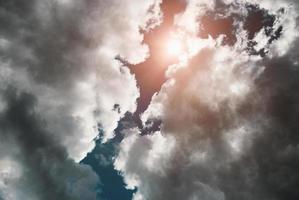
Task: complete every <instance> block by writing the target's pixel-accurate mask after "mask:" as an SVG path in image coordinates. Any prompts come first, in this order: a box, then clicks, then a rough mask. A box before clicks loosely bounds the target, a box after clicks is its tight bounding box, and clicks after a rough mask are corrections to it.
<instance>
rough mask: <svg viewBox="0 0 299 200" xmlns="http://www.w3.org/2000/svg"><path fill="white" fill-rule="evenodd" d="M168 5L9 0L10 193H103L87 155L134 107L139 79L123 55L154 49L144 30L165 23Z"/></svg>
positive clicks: (6, 165) (2, 102)
mask: <svg viewBox="0 0 299 200" xmlns="http://www.w3.org/2000/svg"><path fill="white" fill-rule="evenodd" d="M159 4H160V1H151V0H149V1H134V2H132V1H129V0H122V1H110V0H109V1H108V0H105V1H98V0H91V1H72V0H51V1H43V0H42V1H39V0H38V1H37V0H32V1H26V2H25V1H20V0H11V1H0V27H1V28H0V115H1V125H0V130H1V131H0V138H1V140H0V141H1V142H0V150H1V153H0V155H1V156H0V164H1V165H0V174H4V175H3V176H1V177H0V197H1V198H2V199H4V200H10V199H30V200H35V199H37V200H39V199H95V195H96V191H95V187H96V184H97V181H98V180H97V177H96V175H95V173H94V172H93V171H92V170H91V169H90V168H89V167H87V166H84V165H80V164H78V161H80V160H81V159H82V158H83V157H84V156H85V155H86V153H88V152H89V151H91V150H92V149H93V147H94V145H95V144H94V139H95V138H96V137H97V136H98V129H99V128H101V129H103V131H104V133H105V134H104V140H105V141H106V140H108V139H110V138H112V137H113V136H114V129H115V128H116V127H117V123H118V121H119V119H120V118H122V117H123V116H124V114H125V113H126V112H127V111H131V112H133V111H134V110H135V108H136V105H135V101H136V98H137V97H138V95H139V92H138V88H137V87H136V81H135V78H134V76H133V75H131V74H130V72H129V69H126V68H125V67H123V66H122V64H121V63H120V62H119V61H118V60H116V59H115V57H116V56H117V55H121V56H122V57H124V58H125V59H127V60H128V61H130V62H131V63H138V62H142V61H143V60H144V59H145V58H146V57H147V54H148V52H147V51H148V48H147V46H146V45H144V44H142V40H143V35H142V34H141V33H140V31H139V30H140V28H147V22H148V21H149V20H155V21H156V23H159V20H160V17H161V16H159V15H160V14H159V12H160V11H159ZM150 7H152V11H151V12H148V10H149V8H150ZM153 25H154V24H153ZM115 105H118V109H117V110H115V109H114V108H115ZM13 168H15V169H14V170H13Z"/></svg>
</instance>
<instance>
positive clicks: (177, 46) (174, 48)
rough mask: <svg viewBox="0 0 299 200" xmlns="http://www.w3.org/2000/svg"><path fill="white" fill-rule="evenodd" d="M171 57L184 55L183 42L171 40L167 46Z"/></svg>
mask: <svg viewBox="0 0 299 200" xmlns="http://www.w3.org/2000/svg"><path fill="white" fill-rule="evenodd" d="M166 51H167V53H168V55H169V56H180V55H181V54H182V53H183V45H182V42H181V41H180V40H179V39H178V38H170V39H169V40H168V42H167V44H166Z"/></svg>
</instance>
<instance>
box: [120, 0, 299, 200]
mask: <svg viewBox="0 0 299 200" xmlns="http://www.w3.org/2000/svg"><path fill="white" fill-rule="evenodd" d="M210 2H211V1H207V3H205V1H188V5H189V6H187V8H186V10H185V11H184V12H183V13H181V14H180V15H178V16H177V17H176V22H177V24H176V25H177V26H178V27H179V28H180V31H183V32H184V30H186V32H185V33H183V34H186V35H187V36H186V37H189V38H191V39H194V42H191V44H193V46H192V45H191V46H189V48H191V49H189V50H190V51H188V52H190V53H191V54H190V57H188V59H187V61H186V60H185V59H182V60H181V63H179V64H177V65H173V66H170V67H169V69H168V72H167V75H168V77H169V80H168V81H167V82H166V83H165V84H164V85H163V86H162V89H161V91H160V92H159V93H158V94H157V95H155V96H154V97H153V99H152V102H151V104H150V106H149V108H148V109H147V110H146V111H145V113H144V114H143V116H142V120H143V122H144V124H145V125H146V124H148V123H146V122H147V121H153V120H161V121H162V125H161V130H160V131H157V132H155V133H153V134H152V135H145V136H144V135H143V136H142V135H140V133H139V131H138V130H136V129H133V130H127V131H128V132H129V133H128V136H127V138H125V139H124V141H123V142H122V144H121V147H120V153H119V155H118V157H117V159H116V161H115V167H116V169H118V170H120V171H121V172H122V174H123V176H124V178H125V181H126V183H127V184H128V187H130V188H134V187H137V189H138V191H137V193H136V194H135V196H134V200H141V199H155V200H160V199H161V200H164V199H188V200H193V199H194V200H195V199H209V200H211V199H213V200H214V199H215V200H224V199H248V200H252V199H275V200H276V199H277V200H279V199H296V198H298V196H299V194H298V191H297V189H296V187H297V186H296V185H297V183H298V173H297V169H296V168H297V167H296V166H298V161H297V160H298V159H294V158H295V156H296V155H298V149H297V147H298V142H299V139H298V137H297V136H296V130H297V128H298V125H296V124H297V122H296V119H297V118H298V116H299V111H298V108H297V106H296V105H298V101H299V98H298V95H297V90H298V89H299V88H298V77H299V75H298V55H297V53H296V50H295V49H296V48H297V47H296V46H297V45H298V27H297V14H296V11H297V7H296V5H295V4H297V3H295V2H293V4H292V2H290V1H282V0H278V1H276V3H275V4H273V3H272V1H255V3H256V5H254V4H252V2H251V1H213V2H212V3H210ZM248 5H254V6H255V9H258V10H261V11H262V12H263V13H264V14H265V15H266V14H267V13H268V14H269V15H270V14H271V15H274V16H275V21H274V23H273V26H272V29H273V30H274V31H275V30H277V29H279V26H282V31H281V33H280V35H279V34H277V35H276V36H275V37H276V38H275V39H273V37H274V36H271V34H268V35H267V34H266V32H265V31H266V30H265V29H264V28H262V29H261V30H259V31H257V32H255V33H254V38H253V39H252V41H249V39H248V34H249V31H250V30H246V29H245V27H244V26H245V23H244V19H246V18H247V16H248V12H247V11H246V10H247V8H248V7H247V6H248ZM274 5H275V6H274ZM216 9H217V11H216ZM282 9H283V11H282ZM213 12H214V13H215V12H216V13H217V12H219V13H221V14H223V13H234V14H236V15H237V17H236V18H235V19H234V20H235V21H234V27H235V30H234V31H235V32H233V34H235V35H236V38H237V41H236V42H235V43H234V44H233V45H231V46H229V45H224V44H223V42H222V38H223V37H225V35H222V36H221V35H220V36H219V38H217V39H212V38H211V37H209V38H208V39H200V38H197V31H198V29H197V28H196V30H195V29H193V28H194V27H198V24H197V23H200V22H198V21H197V19H198V17H199V16H202V15H205V14H208V13H213ZM219 13H218V14H219ZM221 16H223V15H218V17H221ZM228 16H229V15H228ZM224 17H225V16H224ZM238 20H239V21H238ZM180 34H181V33H180ZM271 38H272V39H271ZM195 39H196V40H195ZM185 41H187V40H185ZM187 42H188V41H187ZM249 42H256V43H257V45H256V46H254V48H256V49H255V52H254V53H251V51H248V46H247V45H248V43H249ZM196 45H198V46H196ZM187 46H188V45H187ZM260 50H263V51H265V52H266V53H265V55H263V54H262V53H256V52H259V51H260ZM194 52H196V53H194ZM150 125H151V124H150V123H149V126H150ZM157 147H159V148H157ZM290 177H294V178H292V179H290Z"/></svg>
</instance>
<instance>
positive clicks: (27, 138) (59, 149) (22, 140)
mask: <svg viewBox="0 0 299 200" xmlns="http://www.w3.org/2000/svg"><path fill="white" fill-rule="evenodd" d="M5 100H6V103H7V107H6V108H5V110H4V112H2V113H1V115H0V129H1V139H3V140H5V141H10V140H14V141H15V142H16V145H17V146H18V147H17V148H19V150H20V151H21V152H22V155H21V156H20V155H13V159H16V160H17V161H18V162H20V163H21V165H22V166H23V168H24V171H23V173H24V174H23V176H24V177H23V178H22V179H21V180H20V182H19V183H18V184H17V185H16V188H15V190H16V191H17V194H18V195H16V197H15V199H22V196H24V197H25V198H26V199H30V198H31V199H45V200H47V199H61V200H62V199H78V200H79V199H95V195H96V194H95V187H96V183H97V181H98V180H97V177H96V175H95V174H94V173H93V172H92V171H91V169H90V168H89V167H88V166H83V165H82V166H80V165H78V164H77V163H75V162H74V161H73V160H71V159H70V158H68V155H67V152H66V149H65V148H64V147H63V146H61V145H60V144H59V141H56V138H53V137H51V133H48V132H47V130H46V129H45V126H46V123H45V121H44V120H43V119H42V117H41V116H39V115H38V114H37V113H35V104H36V99H35V97H34V96H33V95H31V94H27V93H19V94H18V91H17V90H16V89H13V88H10V89H9V90H7V91H5ZM11 148H14V147H11ZM1 157H2V158H3V157H5V155H1ZM22 185H24V186H25V187H22ZM20 186H21V187H20ZM0 194H1V193H0ZM3 198H4V199H5V198H9V197H5V196H4V197H3Z"/></svg>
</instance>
